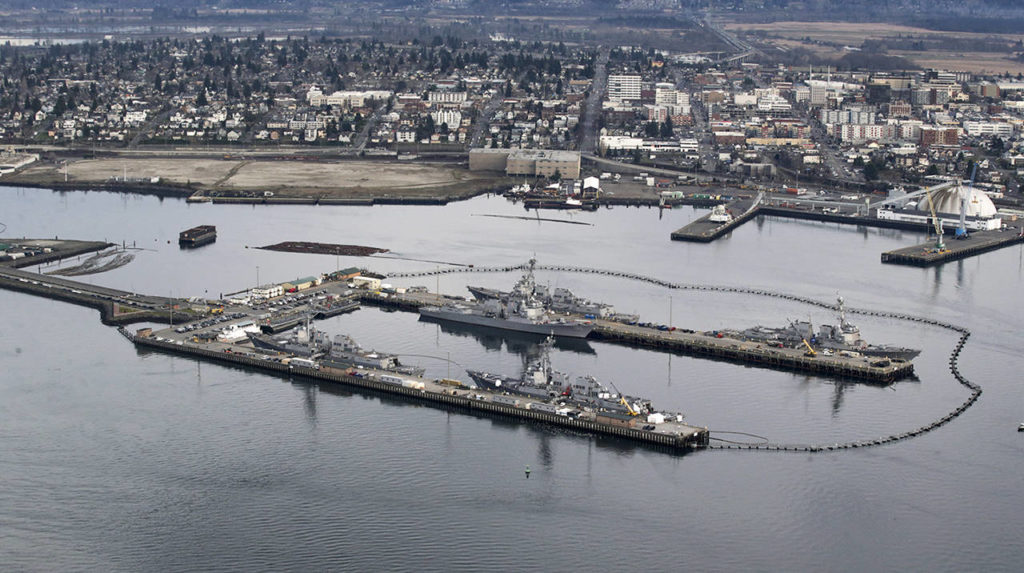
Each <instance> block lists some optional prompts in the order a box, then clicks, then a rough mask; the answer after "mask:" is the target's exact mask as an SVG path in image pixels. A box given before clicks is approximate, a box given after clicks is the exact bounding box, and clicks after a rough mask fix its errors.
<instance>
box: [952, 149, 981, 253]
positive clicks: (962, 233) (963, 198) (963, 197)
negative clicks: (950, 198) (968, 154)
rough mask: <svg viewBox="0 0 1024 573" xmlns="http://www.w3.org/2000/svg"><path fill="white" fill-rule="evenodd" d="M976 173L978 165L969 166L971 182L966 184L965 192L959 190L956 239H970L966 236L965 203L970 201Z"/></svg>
mask: <svg viewBox="0 0 1024 573" xmlns="http://www.w3.org/2000/svg"><path fill="white" fill-rule="evenodd" d="M977 173H978V164H977V163H975V164H974V165H972V166H971V181H970V182H969V183H968V184H967V191H966V192H965V191H964V190H963V188H962V185H961V189H960V225H958V226H957V228H956V235H955V236H956V238H957V239H966V238H968V237H970V235H968V234H967V202H968V201H970V199H971V191H973V190H974V176H975V174H977Z"/></svg>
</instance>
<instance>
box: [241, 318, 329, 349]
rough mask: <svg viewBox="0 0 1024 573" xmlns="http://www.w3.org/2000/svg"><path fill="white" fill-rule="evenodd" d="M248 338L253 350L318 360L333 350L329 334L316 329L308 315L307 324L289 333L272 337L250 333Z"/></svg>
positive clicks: (247, 334)
mask: <svg viewBox="0 0 1024 573" xmlns="http://www.w3.org/2000/svg"><path fill="white" fill-rule="evenodd" d="M246 336H248V337H249V341H250V342H252V346H253V348H255V349H256V350H259V351H264V352H269V353H280V354H292V355H295V356H301V357H304V358H317V357H319V356H322V355H323V354H325V353H326V352H328V351H329V350H330V349H331V340H330V339H329V338H328V337H327V334H326V333H324V332H321V331H319V330H317V329H316V328H314V327H313V325H312V324H311V323H310V321H309V316H308V315H307V316H306V320H305V324H303V325H299V326H296V327H295V328H294V329H292V330H291V331H290V332H288V333H285V334H280V335H276V336H272V335H270V334H263V333H254V332H248V333H246Z"/></svg>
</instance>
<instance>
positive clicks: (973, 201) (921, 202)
mask: <svg viewBox="0 0 1024 573" xmlns="http://www.w3.org/2000/svg"><path fill="white" fill-rule="evenodd" d="M963 192H964V193H969V195H968V198H967V216H968V217H983V218H988V217H994V216H995V214H996V206H995V205H994V204H992V199H989V197H988V195H986V194H985V193H983V192H982V191H980V190H978V189H975V188H970V189H968V188H967V187H964V188H963ZM960 193H961V190H960V189H958V188H957V187H955V186H954V187H949V188H947V189H942V190H941V191H936V192H934V193H932V201H933V203H934V205H935V212H936V213H937V214H939V215H955V216H956V217H957V218H958V219H959V217H960V198H961V194H960ZM917 210H918V211H922V212H924V213H929V212H930V211H931V208H930V207H929V206H928V197H921V198H920V199H918V202H917Z"/></svg>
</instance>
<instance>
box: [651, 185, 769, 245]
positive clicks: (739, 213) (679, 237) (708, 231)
mask: <svg viewBox="0 0 1024 573" xmlns="http://www.w3.org/2000/svg"><path fill="white" fill-rule="evenodd" d="M762 197H763V195H761V194H759V195H758V196H757V197H754V198H741V199H736V200H733V201H732V202H730V203H728V204H726V206H725V209H726V212H727V213H729V215H730V218H729V220H728V221H724V222H723V221H713V220H712V219H713V215H714V212H712V213H708V214H707V215H704V216H703V217H701V218H700V219H697V220H696V221H693V222H692V223H690V224H689V225H686V226H685V227H683V228H681V229H678V230H676V231H675V232H673V233H672V235H671V236H672V240H673V241H692V242H697V243H710V242H711V241H714V240H715V239H717V238H719V237H721V236H722V235H724V234H726V233H728V232H729V231H732V230H733V229H735V228H736V227H738V226H740V225H742V224H743V223H746V222H747V221H749V220H750V219H751V218H752V217H754V216H755V215H757V213H758V210H759V207H760V205H761V199H762Z"/></svg>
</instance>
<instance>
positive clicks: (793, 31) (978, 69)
mask: <svg viewBox="0 0 1024 573" xmlns="http://www.w3.org/2000/svg"><path fill="white" fill-rule="evenodd" d="M725 27H726V28H727V29H729V30H733V31H737V32H744V31H747V32H749V31H763V32H765V33H766V34H767V35H768V37H767V38H766V39H765V42H767V43H769V44H774V45H776V46H779V47H781V48H784V49H793V48H797V47H799V48H804V49H807V50H809V51H811V52H813V53H815V54H816V55H818V56H821V57H825V58H834V59H838V58H841V57H842V56H843V55H844V54H845V53H846V52H845V51H844V50H843V49H842V48H843V46H850V47H854V48H855V47H859V46H860V45H861V44H863V42H864V40H866V39H875V40H883V39H886V38H896V37H898V36H901V35H902V36H903V37H904V38H906V37H914V38H922V39H929V40H936V39H939V40H941V39H942V38H957V39H977V40H982V39H984V40H988V41H991V40H1003V41H1005V42H1006V43H1007V46H1008V49H1007V52H1005V53H1000V52H963V51H956V50H936V49H929V50H926V51H910V50H890V51H889V52H888V53H889V55H893V56H902V57H904V58H907V59H908V60H910V61H911V62H913V63H915V64H917V65H918V66H920V67H922V68H939V69H946V70H954V71H965V72H974V73H982V72H988V73H1003V72H1010V73H1011V74H1016V73H1018V72H1024V63H1022V62H1016V61H1014V60H1012V59H1010V58H1011V57H1012V55H1013V54H1012V50H1010V49H1009V46H1010V45H1012V44H1013V43H1014V42H1016V41H1017V40H1018V39H1020V35H1019V34H982V33H968V32H945V31H936V30H928V29H925V28H915V27H911V26H900V25H896V24H885V23H853V22H772V23H764V24H747V23H737V24H727V25H726V26H725ZM808 39H809V40H810V41H805V40H808ZM817 42H823V43H817Z"/></svg>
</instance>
